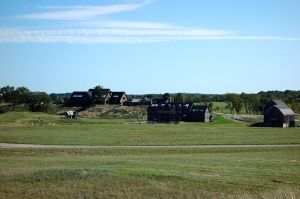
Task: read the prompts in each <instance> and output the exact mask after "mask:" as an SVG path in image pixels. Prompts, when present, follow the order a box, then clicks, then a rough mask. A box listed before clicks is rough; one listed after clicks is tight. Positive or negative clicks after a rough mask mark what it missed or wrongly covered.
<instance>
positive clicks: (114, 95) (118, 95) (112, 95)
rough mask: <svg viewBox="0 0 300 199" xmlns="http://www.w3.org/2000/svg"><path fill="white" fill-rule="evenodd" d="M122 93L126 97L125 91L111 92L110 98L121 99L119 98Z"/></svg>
mask: <svg viewBox="0 0 300 199" xmlns="http://www.w3.org/2000/svg"><path fill="white" fill-rule="evenodd" d="M123 95H125V96H126V97H127V95H126V93H125V92H111V98H110V99H111V100H113V99H114V100H116V99H117V100H121V98H122V96H123Z"/></svg>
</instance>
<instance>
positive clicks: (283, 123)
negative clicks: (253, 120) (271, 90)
mask: <svg viewBox="0 0 300 199" xmlns="http://www.w3.org/2000/svg"><path fill="white" fill-rule="evenodd" d="M264 125H265V126H267V127H295V113H294V111H293V110H292V109H290V108H289V107H288V106H287V105H286V104H285V103H284V102H283V101H281V100H272V101H271V102H268V103H267V104H266V105H265V112H264Z"/></svg>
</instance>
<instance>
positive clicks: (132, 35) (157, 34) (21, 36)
mask: <svg viewBox="0 0 300 199" xmlns="http://www.w3.org/2000/svg"><path fill="white" fill-rule="evenodd" d="M181 40H291V41H294V40H298V41H299V40H300V38H292V37H276V36H240V35H235V34H233V33H230V32H227V31H222V30H220V31H219V30H204V29H184V30H177V29H176V30H172V29H168V30H148V29H146V30H136V29H52V30H49V29H45V30H43V29H34V30H29V29H10V28H0V43H69V44H71V43H78V44H101V43H153V42H168V41H181Z"/></svg>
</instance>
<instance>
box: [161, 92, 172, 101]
mask: <svg viewBox="0 0 300 199" xmlns="http://www.w3.org/2000/svg"><path fill="white" fill-rule="evenodd" d="M162 99H163V100H164V101H168V102H171V94H170V93H165V94H163V96H162Z"/></svg>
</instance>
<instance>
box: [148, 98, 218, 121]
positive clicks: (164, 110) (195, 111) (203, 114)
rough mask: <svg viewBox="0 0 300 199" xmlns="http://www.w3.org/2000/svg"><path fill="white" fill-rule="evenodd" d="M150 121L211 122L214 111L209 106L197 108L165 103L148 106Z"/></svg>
mask: <svg viewBox="0 0 300 199" xmlns="http://www.w3.org/2000/svg"><path fill="white" fill-rule="evenodd" d="M147 113H148V121H152V122H178V121H185V122H211V121H212V120H213V114H212V111H211V110H210V109H209V107H207V106H195V105H194V104H192V103H188V104H182V103H174V102H172V103H164V104H152V105H149V106H148V109H147Z"/></svg>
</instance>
